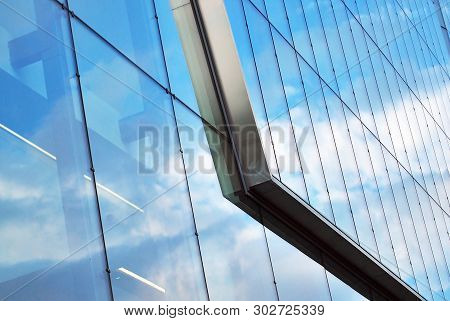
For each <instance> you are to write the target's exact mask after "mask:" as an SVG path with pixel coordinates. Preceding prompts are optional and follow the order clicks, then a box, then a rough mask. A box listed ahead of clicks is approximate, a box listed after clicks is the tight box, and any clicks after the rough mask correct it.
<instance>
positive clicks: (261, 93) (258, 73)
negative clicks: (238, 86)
mask: <svg viewBox="0 0 450 321" xmlns="http://www.w3.org/2000/svg"><path fill="white" fill-rule="evenodd" d="M226 6H227V10H228V14H229V16H230V21H231V26H232V29H233V33H234V37H235V41H236V45H237V48H238V51H239V55H240V59H241V63H242V66H243V71H244V74H245V77H246V82H247V87H248V90H249V93H250V96H251V97H252V102H253V103H254V102H255V101H256V102H257V108H261V109H264V110H265V118H263V117H258V115H259V114H261V115H264V113H256V120H257V123H258V126H259V127H260V128H261V129H262V132H265V131H267V130H266V128H267V127H268V128H270V132H271V133H272V137H271V143H272V146H270V145H266V146H269V147H266V152H267V154H270V153H274V154H275V159H276V162H275V163H276V164H277V166H278V167H279V168H281V167H282V169H279V171H278V173H279V176H278V177H276V178H277V179H279V180H280V181H281V182H282V183H283V184H285V185H286V186H287V187H289V188H290V189H291V190H293V191H294V192H296V193H297V194H298V195H299V196H300V197H302V198H303V199H304V200H305V201H307V202H309V203H310V204H311V205H312V206H313V207H315V208H316V209H317V210H318V211H319V212H320V213H321V214H322V215H323V216H324V217H326V218H327V219H328V220H330V221H331V222H332V223H334V224H335V225H336V226H337V227H339V228H340V229H341V230H342V231H343V232H344V233H345V234H347V235H348V236H349V237H351V238H352V239H353V240H355V241H356V242H358V243H359V244H360V245H361V247H362V248H363V249H365V250H366V251H367V252H368V253H369V254H370V255H372V256H374V257H375V258H377V259H378V260H379V261H380V262H381V263H383V264H384V265H385V266H386V267H387V268H389V269H390V270H391V271H392V272H394V273H395V274H397V275H398V276H399V277H400V278H401V279H402V280H404V281H405V282H406V283H407V284H408V285H409V286H410V287H412V288H413V289H414V290H416V291H417V292H418V293H419V294H420V295H422V296H423V297H424V298H425V299H427V300H449V299H450V273H449V267H450V253H449V249H450V240H449V228H450V226H449V225H448V221H449V215H450V203H449V196H450V176H449V168H450V157H449V156H450V138H449V135H450V132H449V131H448V128H449V124H450V119H449V114H450V111H449V106H450V103H449V102H450V96H449V89H450V87H449V83H450V82H449V74H448V65H449V61H450V60H449V51H448V48H447V47H446V41H448V35H446V34H445V33H442V32H441V27H440V22H439V18H438V15H437V8H436V6H435V5H434V4H433V2H432V1H417V0H409V1H407V0H404V1H400V0H393V1H388V0H381V1H375V0H364V1H355V0H348V1H347V0H345V1H344V0H338V1H331V0H324V1H322V0H302V1H300V0H293V1H288V0H270V1H254V0H239V1H232V0H228V1H226ZM443 11H445V10H443ZM445 37H447V39H446V38H445ZM273 133H278V135H274V134H273ZM280 133H281V136H282V137H283V138H284V140H289V141H292V139H291V138H290V137H291V136H293V139H294V142H296V146H295V148H291V149H290V150H289V152H286V150H285V149H286V147H285V146H281V145H280V144H281V143H280V139H279V136H280ZM261 135H262V136H264V135H263V134H261ZM294 144H295V143H294ZM270 147H272V148H273V151H271V150H269V149H270ZM286 155H288V156H289V162H291V163H295V162H299V163H300V165H299V166H298V167H292V166H291V167H289V170H286ZM292 159H294V160H292ZM293 181H295V183H293Z"/></svg>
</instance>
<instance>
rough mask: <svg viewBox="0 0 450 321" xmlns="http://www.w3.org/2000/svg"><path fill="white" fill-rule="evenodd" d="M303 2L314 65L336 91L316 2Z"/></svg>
mask: <svg viewBox="0 0 450 321" xmlns="http://www.w3.org/2000/svg"><path fill="white" fill-rule="evenodd" d="M302 2H303V9H304V13H305V17H306V23H307V27H308V31H309V37H310V39H311V43H312V46H313V51H314V63H315V65H316V66H317V70H318V71H319V76H320V77H321V78H322V79H323V80H324V81H325V82H326V83H327V84H329V85H330V87H331V88H332V89H333V90H334V91H338V88H337V84H336V82H335V81H334V78H335V74H334V69H333V65H332V62H331V57H330V53H329V51H328V42H327V38H326V36H325V30H324V27H323V24H322V18H321V16H320V12H319V7H318V5H317V1H316V0H306V1H302Z"/></svg>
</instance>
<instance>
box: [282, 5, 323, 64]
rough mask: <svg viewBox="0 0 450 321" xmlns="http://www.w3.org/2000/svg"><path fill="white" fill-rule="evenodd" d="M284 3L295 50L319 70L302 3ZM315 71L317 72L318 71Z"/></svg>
mask: <svg viewBox="0 0 450 321" xmlns="http://www.w3.org/2000/svg"><path fill="white" fill-rule="evenodd" d="M284 3H285V5H286V11H287V16H288V18H289V25H290V27H291V32H292V37H293V38H294V45H295V49H296V50H297V52H298V53H299V54H300V55H301V56H302V58H303V59H305V60H306V62H307V63H308V64H309V65H310V66H313V68H317V67H316V64H315V63H314V61H315V58H314V52H313V47H312V44H311V38H310V37H309V32H308V26H307V24H306V18H305V12H304V10H303V4H302V2H301V1H284ZM315 70H316V71H317V69H315Z"/></svg>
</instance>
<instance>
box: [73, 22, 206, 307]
mask: <svg viewBox="0 0 450 321" xmlns="http://www.w3.org/2000/svg"><path fill="white" fill-rule="evenodd" d="M74 35H75V40H76V41H75V43H76V47H77V50H78V53H79V68H80V74H81V83H82V89H83V97H84V101H85V108H86V116H87V123H88V127H89V135H90V138H91V147H92V152H93V158H94V165H95V168H96V172H95V173H96V177H97V184H98V189H99V201H100V207H101V213H102V218H103V222H104V228H105V239H106V245H107V251H108V259H109V263H110V268H111V273H112V274H111V276H112V281H113V291H114V298H115V299H117V300H180V299H184V300H188V299H189V300H195V299H205V298H206V289H205V284H204V278H203V275H202V269H201V264H200V257H199V252H198V245H197V241H196V237H195V235H194V224H193V219H192V211H191V207H190V201H189V194H188V190H187V185H186V178H185V174H184V168H183V164H182V160H181V155H180V151H179V149H180V147H179V143H178V140H177V138H176V127H175V126H176V125H175V120H174V115H173V109H172V106H171V100H170V96H169V95H167V94H166V93H165V91H164V90H163V89H162V88H161V87H160V86H159V85H157V84H156V83H155V82H154V81H153V80H151V79H150V78H148V77H147V76H146V75H144V74H143V73H141V72H139V71H138V70H137V69H136V68H135V67H134V66H133V65H132V64H130V63H128V62H127V61H126V60H124V59H123V58H122V57H120V56H117V54H116V52H115V51H113V50H112V49H110V48H109V47H108V46H107V45H106V44H105V43H103V42H101V41H100V39H99V38H97V36H96V35H94V34H93V33H92V32H90V31H89V30H87V29H85V28H84V27H83V26H82V25H81V24H79V23H75V24H74ZM174 200H176V201H174Z"/></svg>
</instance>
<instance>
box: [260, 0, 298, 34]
mask: <svg viewBox="0 0 450 321" xmlns="http://www.w3.org/2000/svg"><path fill="white" fill-rule="evenodd" d="M265 3H266V9H267V13H268V15H269V21H270V22H271V23H272V24H273V25H274V26H275V28H276V29H277V31H278V32H280V33H281V34H282V35H283V37H284V38H285V39H286V40H288V41H289V42H291V43H292V36H291V31H290V27H289V20H288V16H287V13H286V10H285V7H284V0H265Z"/></svg>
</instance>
